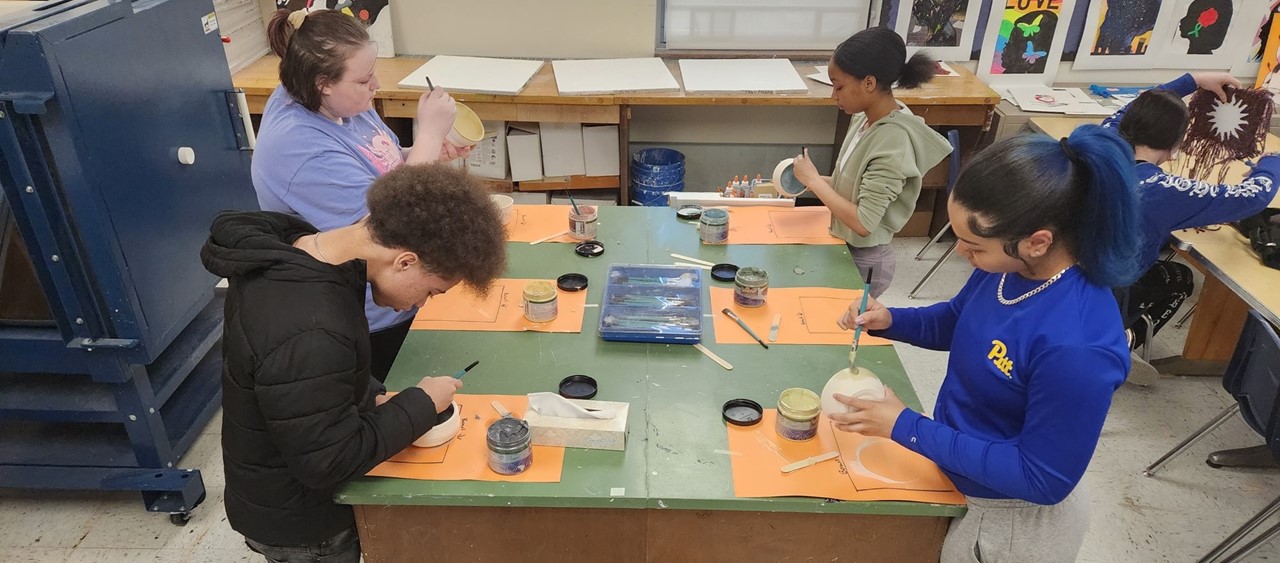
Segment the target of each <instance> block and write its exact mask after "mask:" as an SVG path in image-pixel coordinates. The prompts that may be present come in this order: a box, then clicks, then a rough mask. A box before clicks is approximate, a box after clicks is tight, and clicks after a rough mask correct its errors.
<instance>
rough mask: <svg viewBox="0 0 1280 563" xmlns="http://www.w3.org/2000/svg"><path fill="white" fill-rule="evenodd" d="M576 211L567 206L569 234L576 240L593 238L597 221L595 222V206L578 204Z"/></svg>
mask: <svg viewBox="0 0 1280 563" xmlns="http://www.w3.org/2000/svg"><path fill="white" fill-rule="evenodd" d="M578 211H579V212H578V213H574V212H573V207H570V208H569V236H571V237H573V238H575V239H577V240H595V238H596V231H597V230H598V229H597V227H598V225H599V224H598V223H596V207H595V206H594V205H579V206H578Z"/></svg>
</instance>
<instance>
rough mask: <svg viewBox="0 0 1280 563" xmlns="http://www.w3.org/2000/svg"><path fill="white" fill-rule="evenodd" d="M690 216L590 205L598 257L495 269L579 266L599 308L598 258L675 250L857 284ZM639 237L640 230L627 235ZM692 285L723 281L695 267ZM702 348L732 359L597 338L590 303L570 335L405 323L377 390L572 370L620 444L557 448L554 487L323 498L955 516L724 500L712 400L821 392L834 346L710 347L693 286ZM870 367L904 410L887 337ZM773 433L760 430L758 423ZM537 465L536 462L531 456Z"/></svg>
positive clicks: (502, 386)
mask: <svg viewBox="0 0 1280 563" xmlns="http://www.w3.org/2000/svg"><path fill="white" fill-rule="evenodd" d="M695 229H696V227H695V224H694V223H686V222H684V221H680V220H678V219H676V218H675V214H674V213H673V212H672V210H671V209H668V208H637V207H627V208H618V207H602V208H601V209H600V220H599V232H600V236H599V237H598V238H599V240H601V241H602V242H603V243H605V245H606V251H605V254H604V255H603V256H601V257H599V258H594V259H592V258H583V257H579V256H577V255H575V254H574V253H573V250H572V246H571V245H567V244H556V243H544V244H540V245H537V246H530V245H529V244H527V243H508V250H509V263H508V268H507V273H506V274H505V275H506V276H508V277H513V278H555V277H556V276H558V275H560V274H563V273H566V272H579V273H583V274H586V276H587V277H588V279H589V280H590V285H589V286H588V288H587V291H588V294H587V303H588V304H590V303H599V302H600V301H601V299H602V296H603V291H604V285H605V284H604V280H605V273H606V271H607V270H608V267H609V265H610V264H618V263H637V264H645V263H652V264H671V263H672V262H674V261H675V259H673V258H672V257H671V256H670V254H671V253H673V252H674V253H680V254H684V255H688V256H693V257H695V258H700V259H703V260H707V261H711V262H717V263H718V262H733V263H736V264H739V265H743V266H746V265H758V266H762V267H764V268H766V270H767V271H768V272H769V283H770V285H771V286H772V287H799V286H826V287H846V288H847V287H855V288H856V287H860V286H861V282H860V281H859V278H858V274H857V271H856V270H855V269H854V267H853V264H852V261H851V260H850V259H849V256H848V252H847V251H846V250H845V247H844V245H825V246H806V245H732V246H705V245H702V244H701V243H700V242H699V240H698V236H697V233H696V230H695ZM639 233H648V236H637V235H638V234H639ZM703 276H704V281H703V285H704V287H707V288H710V287H732V284H722V283H718V282H714V281H712V280H711V279H710V276H709V275H707V273H706V272H705V271H704V272H703ZM703 298H704V330H703V343H704V345H706V346H707V347H709V348H711V349H712V350H713V351H715V352H716V353H717V354H719V355H720V356H722V357H723V358H725V359H726V360H728V361H729V362H730V363H732V364H733V365H734V366H735V367H734V369H733V370H732V371H727V370H724V369H722V368H721V367H720V366H718V365H717V364H715V363H714V362H713V361H712V360H711V359H709V358H707V357H705V356H703V355H702V354H701V353H699V352H698V351H697V350H695V349H694V348H693V347H692V346H687V345H663V344H643V343H623V342H606V341H603V340H601V339H600V338H599V336H598V335H597V324H598V322H599V314H600V313H599V312H600V309H599V308H596V307H590V306H588V308H587V309H586V314H585V318H584V321H583V328H582V332H581V333H576V334H546V333H534V332H530V333H511V332H455V331H412V332H410V334H409V337H408V339H407V340H406V342H405V345H404V347H403V349H402V350H401V352H400V355H399V358H398V359H397V362H396V365H395V367H394V369H393V370H392V372H391V375H390V377H389V378H388V381H387V386H388V388H390V389H393V390H394V389H400V388H404V387H406V386H409V385H412V384H414V383H416V382H417V380H418V379H419V378H420V377H422V376H425V375H429V374H439V373H446V372H452V371H453V370H454V369H457V368H459V367H461V366H465V365H467V364H469V363H470V362H472V361H474V360H479V361H480V364H479V365H478V366H477V368H476V369H475V370H473V371H472V372H471V373H469V374H468V375H467V378H466V380H465V383H466V387H465V388H464V389H463V392H464V393H474V394H513V395H521V394H525V393H530V392H535V391H554V390H555V388H556V385H557V383H558V382H559V380H560V379H561V378H563V377H565V376H567V375H571V374H588V375H591V376H592V377H594V378H595V379H596V380H597V381H599V384H600V391H599V394H598V395H597V396H596V397H595V398H596V399H598V400H605V401H626V402H630V404H631V409H630V418H629V421H628V436H627V446H626V450H625V452H614V451H600V450H585V449H573V448H569V449H567V450H566V453H565V461H564V472H563V476H562V479H561V481H560V482H559V483H501V482H481V481H415V480H404V479H383V478H361V479H357V480H355V481H352V482H350V483H348V484H347V485H345V486H343V487H342V489H341V490H340V491H339V492H338V494H337V495H336V499H337V501H338V502H340V503H344V504H355V505H361V504H365V505H368V504H374V505H432V506H476V507H483V506H522V507H552V508H554V507H565V508H673V509H695V510H726V511H760V512H807V513H843V514H868V515H903V516H943V517H945V516H957V515H960V514H963V513H964V507H962V506H948V505H933V504H923V503H912V502H884V501H881V502H831V501H825V500H823V499H816V498H801V497H786V498H767V499H756V498H736V497H735V496H734V493H733V477H732V474H731V470H730V459H729V455H727V454H726V453H725V452H726V450H727V448H728V446H727V433H726V430H725V423H724V422H723V421H722V420H721V417H720V414H721V413H720V410H721V406H722V405H723V403H724V402H725V401H727V400H729V399H733V398H737V397H746V398H751V399H754V400H756V401H757V402H759V403H760V404H761V405H763V406H765V407H766V408H772V407H773V406H774V405H775V404H776V402H777V397H778V395H779V394H780V393H781V391H782V390H783V389H785V388H789V387H797V386H800V387H806V388H809V389H812V390H814V391H820V390H821V389H822V387H823V385H824V384H825V383H826V381H827V379H828V378H829V377H830V376H831V374H833V373H835V372H836V371H839V370H840V369H842V368H843V367H847V362H848V356H847V354H848V350H847V348H844V347H841V346H822V345H812V346H809V345H803V346H802V345H783V344H778V345H773V346H770V348H769V349H768V350H766V349H764V348H762V347H760V346H758V345H756V344H751V345H729V344H726V345H717V344H716V343H715V338H714V332H715V330H714V327H713V325H712V322H711V318H710V313H711V310H710V300H709V296H708V293H707V290H705V289H704V292H703ZM859 358H860V359H862V360H864V361H865V363H864V364H863V365H865V366H867V367H869V368H871V369H872V370H874V371H875V372H876V373H877V374H879V375H880V377H881V378H882V379H883V380H884V382H885V384H887V385H888V386H890V387H892V388H893V389H894V391H895V392H897V394H898V396H899V397H901V398H902V400H903V401H904V402H905V403H906V404H907V405H908V406H910V407H912V408H916V409H919V407H920V401H919V398H918V397H917V396H916V393H915V391H914V389H913V388H912V386H911V382H910V380H909V378H908V377H907V374H906V372H905V370H904V368H903V366H902V363H901V362H900V361H899V359H898V357H897V354H896V353H895V352H894V350H893V348H892V347H891V346H863V348H862V350H861V351H860V356H859ZM766 430H768V431H772V429H766ZM535 463H536V460H535Z"/></svg>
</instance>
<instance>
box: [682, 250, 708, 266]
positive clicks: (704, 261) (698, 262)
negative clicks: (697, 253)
mask: <svg viewBox="0 0 1280 563" xmlns="http://www.w3.org/2000/svg"><path fill="white" fill-rule="evenodd" d="M671 257H672V258H675V259H676V260H684V261H685V262H693V263H695V264H703V265H706V266H715V265H716V264H715V262H707V261H706V260H699V259H697V258H692V257H689V256H685V255H683V254H676V253H674V252H672V253H671Z"/></svg>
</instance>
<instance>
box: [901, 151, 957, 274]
mask: <svg viewBox="0 0 1280 563" xmlns="http://www.w3.org/2000/svg"><path fill="white" fill-rule="evenodd" d="M947 141H949V142H950V143H951V164H950V166H949V167H948V170H947V191H946V193H945V197H951V189H952V188H954V187H956V179H958V178H959V177H960V164H961V162H960V131H959V130H958V129H952V130H950V131H947ZM949 230H951V221H947V224H946V225H943V227H942V228H941V229H939V230H938V234H936V235H933V238H932V239H930V240H929V242H927V243H925V245H924V247H922V248H921V249H920V252H917V253H916V260H920V259H921V258H922V257H923V256H924V252H925V251H926V250H929V247H931V246H933V245H934V243H936V242H938V240H939V239H941V238H942V235H944V234H946V232H947V231H949ZM956 242H958V241H952V242H951V246H949V247H947V251H946V252H944V253H943V254H942V257H941V258H938V261H937V262H935V263H934V264H933V267H932V268H929V272H928V273H926V274H925V275H924V278H922V279H921V280H920V283H917V284H916V286H915V288H913V289H912V290H911V293H908V294H907V298H909V299H915V298H916V292H918V291H920V288H922V287H924V284H926V283H928V282H929V280H930V279H932V278H933V274H935V273H937V271H938V268H940V267H942V263H943V262H946V261H947V258H950V257H951V255H952V254H954V253H955V251H956Z"/></svg>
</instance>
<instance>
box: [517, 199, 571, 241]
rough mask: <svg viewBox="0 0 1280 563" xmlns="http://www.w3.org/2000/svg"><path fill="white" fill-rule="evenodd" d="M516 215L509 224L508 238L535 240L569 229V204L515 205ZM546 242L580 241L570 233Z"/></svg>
mask: <svg viewBox="0 0 1280 563" xmlns="http://www.w3.org/2000/svg"><path fill="white" fill-rule="evenodd" d="M511 208H512V209H513V210H514V211H513V213H514V215H515V217H513V218H512V220H511V224H510V225H507V240H508V241H511V242H533V241H535V240H538V239H541V238H544V237H547V236H549V235H554V234H556V233H560V232H564V231H567V230H569V212H570V211H573V207H572V206H569V205H513V206H511ZM544 242H574V243H576V242H578V241H577V240H576V239H574V238H573V237H571V236H569V235H560V236H558V237H556V238H553V239H548V240H546V241H544Z"/></svg>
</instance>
